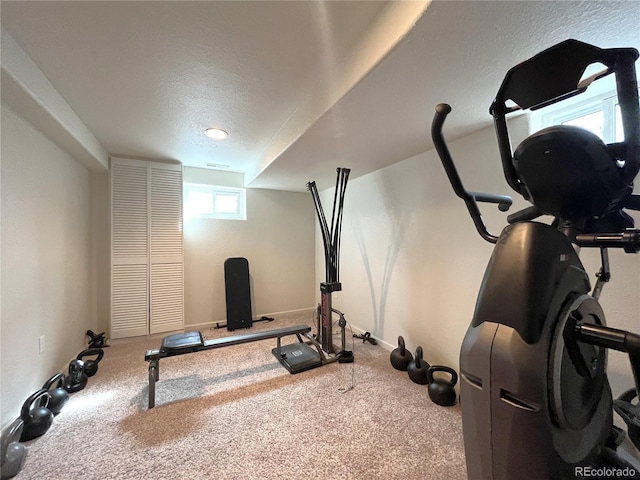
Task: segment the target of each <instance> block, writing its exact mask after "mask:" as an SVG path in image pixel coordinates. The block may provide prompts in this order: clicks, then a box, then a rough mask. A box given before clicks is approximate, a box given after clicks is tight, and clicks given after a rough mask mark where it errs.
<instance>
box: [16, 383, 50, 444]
mask: <svg viewBox="0 0 640 480" xmlns="http://www.w3.org/2000/svg"><path fill="white" fill-rule="evenodd" d="M48 404H49V391H48V390H45V389H44V388H43V389H40V390H38V391H37V392H35V393H33V394H31V396H30V397H29V398H27V399H26V400H25V402H24V404H23V405H22V410H21V411H20V419H21V420H22V421H23V422H24V426H23V427H22V435H20V441H21V442H26V441H27V440H32V439H34V438H37V437H39V436H41V435H44V434H45V433H46V432H47V430H49V427H50V426H51V424H52V423H53V412H52V411H51V410H49V409H48V408H47V405H48Z"/></svg>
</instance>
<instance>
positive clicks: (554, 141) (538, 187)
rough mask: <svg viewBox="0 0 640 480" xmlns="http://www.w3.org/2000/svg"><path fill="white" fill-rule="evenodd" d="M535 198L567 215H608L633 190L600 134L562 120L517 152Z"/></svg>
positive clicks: (553, 212)
mask: <svg viewBox="0 0 640 480" xmlns="http://www.w3.org/2000/svg"><path fill="white" fill-rule="evenodd" d="M513 163H514V167H515V169H516V171H517V174H518V177H519V178H520V179H521V181H522V183H523V184H524V185H525V188H526V189H527V191H528V194H529V197H530V199H531V202H532V203H533V204H534V205H535V206H536V207H538V208H539V209H541V210H543V211H544V212H546V213H548V214H550V215H553V216H555V217H559V218H562V219H564V220H572V221H579V220H583V219H588V218H592V217H596V216H597V217H600V216H604V215H605V214H606V213H608V212H609V211H610V210H611V209H613V208H615V206H616V204H617V203H618V202H620V200H621V197H623V198H626V196H627V195H628V194H630V193H631V192H630V190H629V188H628V186H627V185H626V184H625V182H624V181H623V176H622V172H621V168H620V165H619V164H618V163H617V162H616V159H615V158H614V156H613V155H611V152H610V149H609V148H608V147H607V146H606V145H605V144H604V143H603V142H602V140H601V139H600V138H599V137H598V136H596V135H595V134H593V133H591V132H589V131H587V130H585V129H582V128H579V127H574V126H568V125H562V126H554V127H549V128H546V129H544V130H541V131H539V132H537V133H535V134H533V135H531V136H530V137H529V138H527V139H525V140H524V141H523V142H522V143H521V144H520V145H519V146H518V148H517V149H516V151H515V152H514V156H513Z"/></svg>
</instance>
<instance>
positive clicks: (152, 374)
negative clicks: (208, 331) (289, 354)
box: [144, 325, 317, 408]
mask: <svg viewBox="0 0 640 480" xmlns="http://www.w3.org/2000/svg"><path fill="white" fill-rule="evenodd" d="M310 331H311V327H309V326H307V325H299V326H297V327H287V328H280V329H277V330H267V331H265V332H255V333H249V334H247V335H234V336H231V337H222V338H215V339H212V340H204V339H203V338H202V333H200V332H186V333H176V334H175V335H169V336H168V337H165V338H163V339H162V345H161V346H160V348H159V349H154V350H147V352H146V353H145V355H144V359H145V361H147V362H149V408H153V407H154V406H155V401H156V382H157V381H158V379H159V377H160V359H161V358H167V357H173V356H176V355H184V354H187V353H193V352H201V351H202V350H211V349H213V348H222V347H230V346H231V345H240V344H242V343H249V342H256V341H258V340H266V339H269V338H277V339H278V344H277V347H276V348H274V349H273V350H272V352H273V354H274V355H275V356H276V358H278V359H279V360H281V359H282V358H283V355H286V354H284V353H281V344H280V339H281V338H282V337H286V336H288V335H296V336H297V337H298V341H299V342H300V344H301V345H305V343H304V342H305V341H304V340H303V339H302V336H301V335H306V334H308V333H309V332H310ZM316 366H317V365H316ZM311 368H313V367H311ZM292 373H293V372H292Z"/></svg>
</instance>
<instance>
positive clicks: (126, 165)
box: [110, 159, 149, 338]
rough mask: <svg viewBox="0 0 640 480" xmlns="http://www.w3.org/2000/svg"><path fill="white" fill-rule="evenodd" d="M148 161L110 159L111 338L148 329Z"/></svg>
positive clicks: (132, 334) (131, 334) (133, 335)
mask: <svg viewBox="0 0 640 480" xmlns="http://www.w3.org/2000/svg"><path fill="white" fill-rule="evenodd" d="M147 170H148V166H147V162H143V161H136V160H126V161H120V160H119V159H112V162H111V332H110V337H111V338H123V337H135V336H138V335H147V334H148V333H149V280H148V279H149V229H148V219H149V200H148V197H149V186H148V184H149V181H148V174H147Z"/></svg>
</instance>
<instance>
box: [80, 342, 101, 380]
mask: <svg viewBox="0 0 640 480" xmlns="http://www.w3.org/2000/svg"><path fill="white" fill-rule="evenodd" d="M93 355H97V357H96V358H90V359H88V360H87V359H86V357H91V356H93ZM102 357H104V351H103V350H102V349H101V348H89V349H87V350H83V351H82V352H80V353H79V354H78V356H77V357H76V358H77V359H78V360H82V361H83V362H84V373H85V375H86V376H87V377H93V376H94V375H95V374H96V373H98V363H100V360H102Z"/></svg>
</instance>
